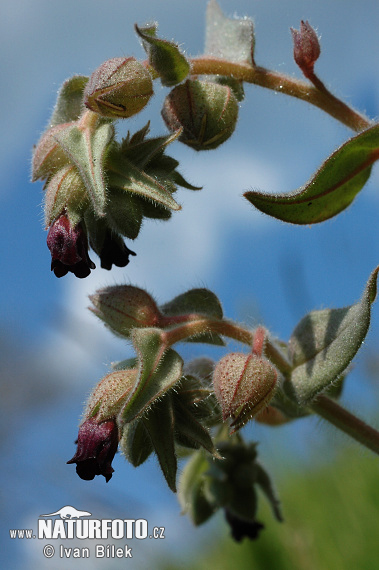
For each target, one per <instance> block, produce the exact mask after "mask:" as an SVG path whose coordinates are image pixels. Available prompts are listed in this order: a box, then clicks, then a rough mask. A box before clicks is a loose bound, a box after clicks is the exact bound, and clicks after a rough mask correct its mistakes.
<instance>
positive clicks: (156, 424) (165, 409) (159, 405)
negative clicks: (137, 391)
mask: <svg viewBox="0 0 379 570" xmlns="http://www.w3.org/2000/svg"><path fill="white" fill-rule="evenodd" d="M141 421H142V422H143V425H144V427H145V429H146V431H147V433H148V435H149V437H150V440H151V444H152V446H153V448H154V451H155V453H156V454H157V457H158V461H159V465H160V466H161V469H162V472H163V475H164V476H165V479H166V481H167V484H168V486H169V487H170V489H171V491H173V492H174V493H176V472H177V469H178V464H177V459H176V454H175V443H174V412H173V407H172V402H171V398H170V396H169V395H166V396H165V397H164V398H162V399H161V400H159V401H158V402H155V403H154V405H153V406H152V407H151V408H150V410H149V411H148V413H147V414H146V415H145V416H144V417H143V418H142V420H141Z"/></svg>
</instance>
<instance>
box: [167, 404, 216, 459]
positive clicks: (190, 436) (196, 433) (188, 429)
mask: <svg viewBox="0 0 379 570" xmlns="http://www.w3.org/2000/svg"><path fill="white" fill-rule="evenodd" d="M173 402H174V413H175V431H176V432H177V435H179V438H182V439H181V441H183V442H187V443H184V445H186V446H188V447H191V448H193V449H199V447H200V446H201V447H204V449H206V450H207V451H209V453H211V454H212V455H213V456H214V457H218V458H219V459H221V457H220V455H219V454H218V453H217V450H216V448H215V446H214V444H213V441H212V438H211V436H210V435H209V432H208V431H207V430H206V429H205V428H204V427H203V426H202V425H201V423H200V422H198V421H197V419H196V418H195V417H194V415H193V413H192V412H191V411H190V409H189V408H188V407H187V406H185V405H183V402H182V401H181V400H180V398H179V397H178V396H177V397H175V396H174V397H173Z"/></svg>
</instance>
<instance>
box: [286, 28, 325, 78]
mask: <svg viewBox="0 0 379 570" xmlns="http://www.w3.org/2000/svg"><path fill="white" fill-rule="evenodd" d="M291 32H292V38H293V57H294V59H295V61H296V63H297V65H298V66H299V67H300V69H301V71H302V72H303V73H304V75H305V76H306V77H307V76H308V75H309V74H312V73H313V67H314V64H315V62H316V60H317V59H318V58H319V55H320V52H321V48H320V42H319V40H318V37H317V34H316V32H315V31H314V29H313V28H312V26H311V25H310V24H309V22H303V20H302V21H301V23H300V30H294V29H293V28H291Z"/></svg>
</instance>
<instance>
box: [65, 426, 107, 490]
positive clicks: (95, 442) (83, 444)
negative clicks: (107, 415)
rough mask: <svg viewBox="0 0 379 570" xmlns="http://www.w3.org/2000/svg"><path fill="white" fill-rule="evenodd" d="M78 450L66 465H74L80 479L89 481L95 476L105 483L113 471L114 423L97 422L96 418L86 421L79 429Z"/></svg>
mask: <svg viewBox="0 0 379 570" xmlns="http://www.w3.org/2000/svg"><path fill="white" fill-rule="evenodd" d="M77 444H78V448H77V450H76V453H75V455H74V457H73V458H72V459H70V461H67V463H76V472H77V474H78V475H79V477H80V478H81V479H84V480H86V481H91V480H92V479H93V478H94V477H95V475H103V476H104V477H105V480H106V482H107V483H108V481H109V480H110V479H111V477H112V473H113V471H114V469H113V467H112V461H113V458H114V456H115V453H116V451H117V446H118V427H117V424H116V422H115V421H114V420H113V419H111V420H106V421H104V422H100V423H99V422H98V421H97V420H96V418H94V417H93V418H90V419H89V420H86V421H85V422H84V423H83V424H82V425H81V426H80V428H79V435H78V441H77Z"/></svg>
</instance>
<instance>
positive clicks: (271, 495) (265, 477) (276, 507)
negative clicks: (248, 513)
mask: <svg viewBox="0 0 379 570" xmlns="http://www.w3.org/2000/svg"><path fill="white" fill-rule="evenodd" d="M255 468H256V482H257V485H259V487H260V488H261V489H262V491H263V493H264V494H265V495H266V498H267V500H268V501H269V503H270V505H271V508H272V511H273V513H274V515H275V517H276V519H277V520H278V521H279V522H282V521H283V515H282V511H281V509H280V501H279V499H278V497H277V496H276V493H275V490H274V487H273V485H272V482H271V478H270V476H269V474H268V473H267V471H266V470H265V469H264V468H263V467H262V465H261V464H260V463H258V462H256V463H255Z"/></svg>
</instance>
